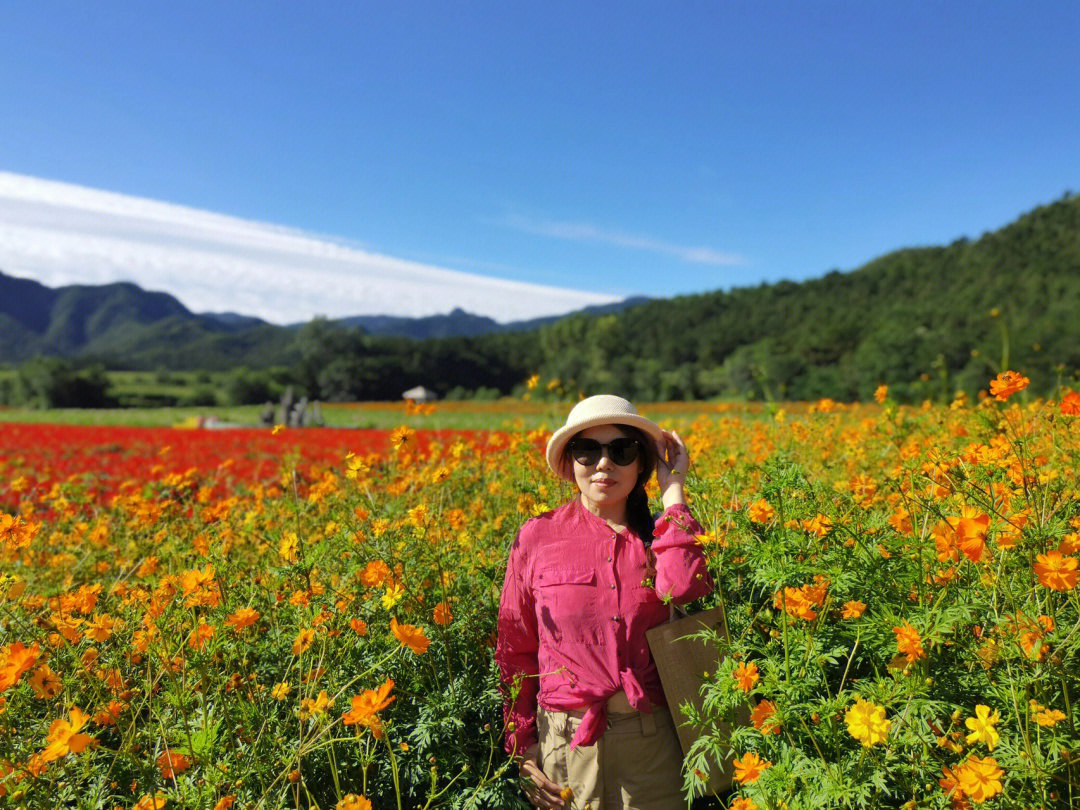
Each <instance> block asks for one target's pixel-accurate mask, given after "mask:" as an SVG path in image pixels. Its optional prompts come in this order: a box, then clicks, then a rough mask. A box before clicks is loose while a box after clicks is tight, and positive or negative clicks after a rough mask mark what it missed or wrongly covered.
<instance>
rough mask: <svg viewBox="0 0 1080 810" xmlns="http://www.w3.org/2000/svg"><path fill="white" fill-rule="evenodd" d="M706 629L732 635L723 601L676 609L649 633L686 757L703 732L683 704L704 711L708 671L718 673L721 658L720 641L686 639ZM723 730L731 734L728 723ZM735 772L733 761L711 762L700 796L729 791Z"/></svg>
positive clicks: (647, 635) (647, 634)
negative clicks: (698, 608)
mask: <svg viewBox="0 0 1080 810" xmlns="http://www.w3.org/2000/svg"><path fill="white" fill-rule="evenodd" d="M704 629H710V630H715V631H716V632H717V633H718V634H719V635H720V637H721V638H725V639H726V638H727V637H728V634H727V621H726V620H725V618H724V607H723V605H722V604H720V605H717V606H716V607H714V608H710V609H708V610H703V611H701V612H700V613H693V614H690V615H689V616H686V615H683V616H681V617H680V616H679V615H678V614H675V613H674V610H673V615H672V619H671V621H667V622H664V623H663V624H660V625H657V626H656V627H654V628H652V629H651V630H648V631H646V633H645V638H646V639H647V640H648V642H649V649H650V650H651V651H652V656H653V660H654V661H655V662H656V669H657V671H658V672H659V674H660V683H661V684H662V685H663V687H664V696H665V697H666V698H667V702H668V707H669V709H670V710H671V717H672V719H673V720H674V721H675V730H676V732H677V733H678V735H679V744H680V745H681V746H682V751H683V756H684V757H685V756H686V754H687V752H689V750H690V746H691V745H693V744H694V741H695V740H696V739H697V738H698V737H699V736H700V734H701V732H700V731H699V730H698V729H697V728H695V727H694V726H693V725H691V724H690V723H689V721H688V720H687V717H686V715H685V714H684V713H683V711H682V710H681V708H680V707H681V706H683V705H684V704H686V703H689V704H691V705H692V706H693V707H694V708H695V709H696V710H697V711H698V712H700V711H701V709H702V706H703V705H704V703H705V701H704V698H703V697H702V696H701V684H702V682H703V680H704V673H706V672H707V673H709V675H710V676H712V675H715V674H716V670H717V667H718V665H719V663H720V659H721V652H720V649H719V647H718V646H717V645H716V644H712V643H709V642H706V641H703V640H701V639H692V638H686V636H690V635H693V634H695V633H700V632H701V631H702V630H704ZM721 731H722V733H723V734H724V735H725V736H726V735H728V734H730V728H729V727H728V726H727V725H724V726H722V727H721ZM731 775H732V765H731V762H730V761H726V762H710V763H709V777H708V779H707V780H706V781H705V782H703V783H702V784H701V790H700V791H699V792H698V795H704V794H705V793H720V792H721V791H724V790H727V789H728V788H730V787H731Z"/></svg>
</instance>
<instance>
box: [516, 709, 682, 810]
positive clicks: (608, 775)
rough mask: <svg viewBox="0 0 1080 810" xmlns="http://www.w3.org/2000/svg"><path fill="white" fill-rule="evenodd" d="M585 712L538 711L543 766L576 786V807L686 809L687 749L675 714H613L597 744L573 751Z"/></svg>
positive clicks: (594, 809) (595, 809)
mask: <svg viewBox="0 0 1080 810" xmlns="http://www.w3.org/2000/svg"><path fill="white" fill-rule="evenodd" d="M580 723H581V719H580V718H579V717H575V716H574V715H571V714H567V713H565V712H552V711H547V710H545V709H543V708H541V709H539V711H538V712H537V718H536V725H537V733H538V736H539V738H540V767H541V768H543V770H544V773H545V774H546V775H547V777H548V778H549V779H551V780H552V781H553V782H558V783H559V784H560V785H563V786H567V785H569V786H570V787H571V788H573V791H574V801H573V802H572V804H571V805H568V807H572V808H573V810H584V808H586V807H590V808H591V810H680V809H683V810H684V809H685V808H686V806H687V803H686V800H685V799H684V798H683V792H682V783H683V777H682V749H681V748H680V747H679V738H678V737H677V736H676V734H675V726H674V724H673V723H672V722H671V713H670V712H669V711H668V710H667V709H666V708H665V707H663V706H654V707H653V711H652V713H651V714H645V713H644V712H642V713H640V714H639V713H637V712H634V713H633V714H611V713H609V714H608V727H607V730H606V731H605V732H604V735H603V736H602V737H601V738H600V739H599V740H598V741H597V742H596V744H595V745H579V746H578V747H577V748H575V749H574V750H573V751H571V750H570V740H571V739H573V736H574V732H575V731H577V727H578V725H579V724H580Z"/></svg>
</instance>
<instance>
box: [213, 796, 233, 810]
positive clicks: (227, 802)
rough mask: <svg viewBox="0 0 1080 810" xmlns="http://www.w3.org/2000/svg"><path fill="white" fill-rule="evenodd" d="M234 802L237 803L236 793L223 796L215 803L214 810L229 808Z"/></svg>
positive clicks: (226, 809)
mask: <svg viewBox="0 0 1080 810" xmlns="http://www.w3.org/2000/svg"><path fill="white" fill-rule="evenodd" d="M234 804H236V794H235V793H230V794H229V795H228V796H222V797H221V798H220V799H218V802H217V804H215V805H214V810H229V808H230V807H232V806H233V805H234Z"/></svg>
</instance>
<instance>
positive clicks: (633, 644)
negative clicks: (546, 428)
mask: <svg viewBox="0 0 1080 810" xmlns="http://www.w3.org/2000/svg"><path fill="white" fill-rule="evenodd" d="M547 462H548V466H549V467H551V469H552V470H553V471H554V472H555V473H556V474H557V475H558V476H560V477H561V478H564V479H566V480H567V481H573V482H574V483H575V484H576V485H577V488H578V496H577V497H575V498H574V499H573V500H572V501H570V503H568V504H566V505H565V506H562V507H560V508H558V509H555V510H554V511H551V512H547V513H545V514H543V515H540V516H539V517H536V518H533V519H532V520H529V521H528V522H527V523H526V524H525V525H524V526H523V527H522V528H521V531H520V532H519V533H518V536H517V540H516V541H515V542H514V545H513V547H512V548H511V550H510V557H509V560H508V562H507V567H506V581H505V584H504V586H503V591H502V599H501V604H500V607H499V624H498V629H499V632H498V644H497V647H496V652H495V657H496V660H497V661H498V664H499V668H500V671H501V675H502V680H503V683H504V687H505V688H506V689H507V690H508V691H509V690H511V689H512V688H514V685H515V684H519V685H520V691H519V692H518V695H517V699H516V700H514V701H513V702H512V703H511V702H510V701H509V696H508V701H507V706H506V718H507V720H508V721H509V723H511V724H512V725H509V726H508V731H507V734H506V750H507V752H508V753H509V754H510V755H511V756H512V757H514V758H515V759H516V760H517V762H518V767H519V771H520V773H521V776H522V777H523V778H524V779H526V780H528V782H527V783H528V787H527V795H528V799H529V801H530V802H531V803H532V804H533V805H534V806H536V807H540V808H561V807H568V806H570V803H571V795H570V792H569V791H565V792H564V789H565V788H569V789H570V791H572V803H573V806H574V807H576V808H581V807H584V806H585V805H586V803H589V804H591V806H592V810H619V809H620V808H623V809H625V810H630V808H633V809H634V810H670V808H673V807H678V806H680V805H684V804H685V803H684V799H683V794H682V783H683V779H682V772H681V771H682V751H681V749H680V747H679V741H678V738H677V736H676V734H675V727H674V724H673V723H672V719H671V714H670V712H669V711H668V709H667V707H666V701H665V699H664V693H663V691H662V690H661V687H660V678H659V676H658V675H657V672H656V666H655V664H654V663H653V660H652V656H651V654H650V653H649V646H648V644H647V643H646V640H645V631H646V630H648V629H650V628H651V627H655V626H656V625H658V624H661V623H663V622H664V621H666V620H667V619H668V617H669V613H670V608H669V606H668V605H667V604H666V603H665V601H664V597H668V596H670V597H671V599H672V600H674V601H675V602H676V603H685V602H690V601H692V600H694V599H697V598H698V597H701V596H704V595H705V594H706V593H708V592H709V591H711V590H712V580H711V579H710V578H709V574H708V572H707V570H706V566H705V557H704V555H703V554H702V551H701V549H700V547H699V546H698V543H697V541H696V539H695V537H694V536H695V534H701V533H702V529H701V527H700V526H699V525H698V523H697V521H695V520H694V518H693V517H692V516H691V514H690V512H689V510H688V509H687V508H686V503H685V500H684V496H683V480H684V478H685V475H686V471H687V468H688V467H689V464H690V457H689V454H688V452H687V449H686V445H685V444H684V443H683V441H682V439H680V438H679V436H678V434H676V433H674V432H670V433H669V432H668V431H664V430H661V429H660V428H659V427H658V426H657V425H656V424H654V423H653V422H651V421H649V420H648V419H645V418H644V417H642V416H640V415H638V413H637V411H636V410H635V409H634V406H633V405H631V404H630V403H629V402H627V401H626V400H625V399H622V398H621V397H616V396H611V395H600V396H594V397H589V398H588V399H585V400H583V401H581V402H579V403H578V404H577V405H576V406H574V408H573V410H571V411H570V414H569V416H567V418H566V424H565V425H563V426H562V427H561V428H559V429H558V430H557V431H555V433H554V435H552V437H551V440H550V441H549V442H548V445H547ZM654 469H655V471H656V481H657V484H658V485H659V488H660V493H661V496H662V498H663V503H664V513H663V514H662V515H661V516H660V518H659V520H656V521H655V522H654V520H653V517H652V515H651V514H650V512H649V502H648V497H647V496H646V494H645V484H646V482H648V481H649V479H650V478H651V476H652V474H653V470H654Z"/></svg>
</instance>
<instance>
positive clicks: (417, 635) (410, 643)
mask: <svg viewBox="0 0 1080 810" xmlns="http://www.w3.org/2000/svg"><path fill="white" fill-rule="evenodd" d="M390 631H391V632H392V633H393V634H394V637H395V638H396V639H397V640H398V641H400V642H401V643H402V645H404V646H405V647H408V648H409V649H410V650H412V651H413V652H414V653H416V655H423V654H424V653H426V652H427V648H428V645H429V644H431V641H430V640H428V637H427V636H426V635H425V634H424V631H423V629H421V628H419V627H417V626H415V625H412V624H398V620H397V619H390Z"/></svg>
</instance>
